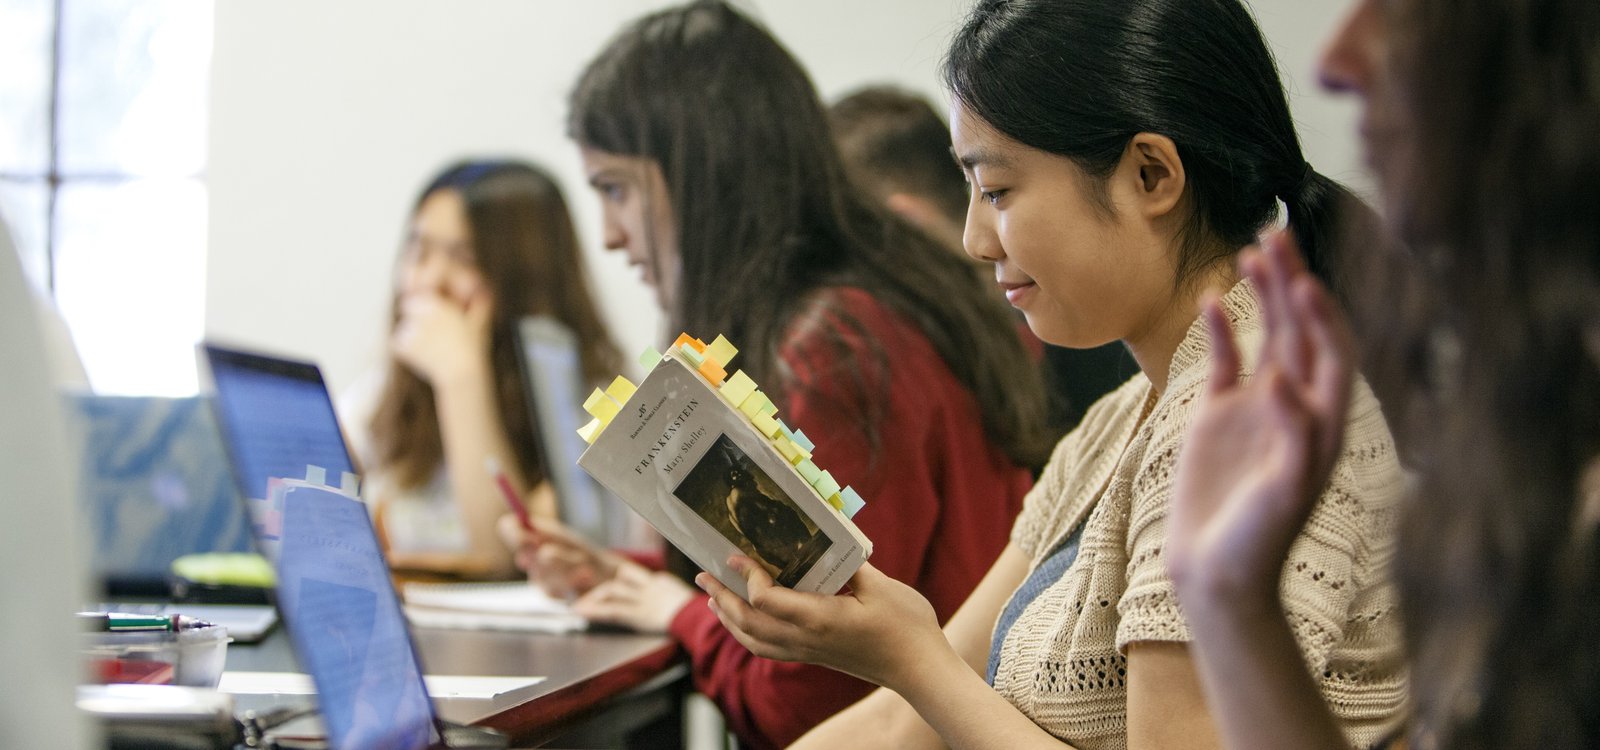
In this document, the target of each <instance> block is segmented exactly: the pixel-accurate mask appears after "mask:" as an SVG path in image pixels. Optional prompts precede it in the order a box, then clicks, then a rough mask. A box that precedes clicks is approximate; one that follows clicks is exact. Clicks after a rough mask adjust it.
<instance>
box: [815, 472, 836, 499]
mask: <svg viewBox="0 0 1600 750" xmlns="http://www.w3.org/2000/svg"><path fill="white" fill-rule="evenodd" d="M811 486H812V487H815V488H817V494H818V495H821V496H823V497H827V496H829V495H832V494H834V493H835V492H838V491H839V482H838V481H836V480H834V478H833V475H832V474H829V473H828V472H826V471H824V472H822V476H819V477H817V481H815V482H812V483H811Z"/></svg>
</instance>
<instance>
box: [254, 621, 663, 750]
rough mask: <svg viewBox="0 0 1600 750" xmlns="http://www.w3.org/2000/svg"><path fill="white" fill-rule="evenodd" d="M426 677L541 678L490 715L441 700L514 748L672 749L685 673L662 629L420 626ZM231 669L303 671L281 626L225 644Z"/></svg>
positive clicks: (442, 706)
mask: <svg viewBox="0 0 1600 750" xmlns="http://www.w3.org/2000/svg"><path fill="white" fill-rule="evenodd" d="M412 632H413V635H414V637H415V638H416V643H417V648H418V650H419V651H420V652H421V657H422V663H423V667H424V669H425V670H426V671H427V672H428V674H440V675H487V676H541V677H544V678H545V679H544V681H543V682H541V683H540V684H539V685H538V686H536V688H535V690H534V691H533V692H532V693H531V694H530V695H529V696H528V697H527V699H526V700H524V701H523V702H522V703H519V704H517V705H515V706H511V707H509V708H503V709H500V710H498V711H497V712H495V713H491V714H489V715H483V711H484V709H483V707H482V706H483V704H482V703H481V702H468V703H461V704H458V703H454V702H452V701H449V700H444V701H438V702H436V705H438V707H439V714H440V716H441V717H443V718H445V719H448V720H450V721H456V722H460V723H468V724H478V725H481V726H486V727H490V728H493V729H496V730H499V731H501V732H504V733H505V734H507V735H509V736H510V737H511V738H512V744H513V746H514V747H544V746H552V747H564V748H571V747H627V748H649V749H654V748H675V747H680V746H681V745H682V737H683V727H682V715H681V708H682V705H683V697H684V695H685V694H686V693H687V691H688V689H689V678H688V670H687V668H686V667H685V666H684V665H683V664H682V663H681V660H680V658H679V656H678V653H677V650H676V648H675V647H674V645H673V643H672V641H671V640H669V639H667V638H665V637H663V636H659V635H639V634H630V633H604V632H591V633H577V634H565V635H552V634H537V633H499V632H484V631H467V630H442V629H424V628H416V629H413V631H412ZM227 669H229V670H232V671H248V672H285V671H298V670H297V669H296V667H295V661H294V653H293V650H292V648H291V646H290V642H289V638H288V636H287V635H286V634H285V633H284V632H283V630H282V629H281V628H279V629H278V630H276V631H274V632H273V633H272V634H271V635H269V636H268V637H267V638H266V640H264V641H262V642H261V643H258V644H248V645H242V644H233V645H231V646H230V647H229V648H228V663H227Z"/></svg>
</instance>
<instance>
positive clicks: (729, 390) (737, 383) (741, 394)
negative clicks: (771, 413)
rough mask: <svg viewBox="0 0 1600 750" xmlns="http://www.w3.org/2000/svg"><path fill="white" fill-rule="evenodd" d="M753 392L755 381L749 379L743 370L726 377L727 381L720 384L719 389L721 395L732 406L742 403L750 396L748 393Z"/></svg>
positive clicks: (754, 390)
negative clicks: (720, 387) (720, 388)
mask: <svg viewBox="0 0 1600 750" xmlns="http://www.w3.org/2000/svg"><path fill="white" fill-rule="evenodd" d="M755 392H756V381H754V380H751V379H750V376H749V375H746V374H744V370H740V371H738V372H736V373H734V374H733V376H732V377H730V378H728V382H726V383H723V384H722V391H721V393H722V397H723V398H725V399H727V400H728V403H730V404H733V405H734V406H738V405H739V404H742V403H744V400H745V399H747V398H750V394H752V393H755Z"/></svg>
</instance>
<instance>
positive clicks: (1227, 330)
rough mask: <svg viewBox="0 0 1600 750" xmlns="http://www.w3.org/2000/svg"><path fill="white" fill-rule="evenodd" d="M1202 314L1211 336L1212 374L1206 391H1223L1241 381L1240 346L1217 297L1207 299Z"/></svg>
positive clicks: (1208, 379)
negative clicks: (1235, 341)
mask: <svg viewBox="0 0 1600 750" xmlns="http://www.w3.org/2000/svg"><path fill="white" fill-rule="evenodd" d="M1200 315H1201V316H1202V317H1204V318H1205V320H1206V331H1207V332H1208V333H1209V334H1210V336H1211V374H1210V376H1209V377H1208V378H1207V379H1206V392H1207V393H1208V394H1216V393H1222V392H1224V391H1227V390H1228V389H1230V388H1233V387H1234V386H1236V385H1238V383H1239V346H1238V344H1235V343H1234V341H1233V327H1232V326H1230V325H1229V324H1228V316H1227V315H1226V314H1224V313H1223V312H1222V304H1221V303H1220V302H1218V301H1217V299H1216V298H1215V297H1213V298H1210V299H1207V300H1206V301H1205V303H1204V304H1203V306H1202V307H1201V308H1200Z"/></svg>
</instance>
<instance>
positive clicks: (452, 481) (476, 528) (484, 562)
mask: <svg viewBox="0 0 1600 750" xmlns="http://www.w3.org/2000/svg"><path fill="white" fill-rule="evenodd" d="M528 315H546V316H550V317H552V318H555V319H556V320H558V321H560V322H561V323H563V324H565V325H566V326H567V327H568V328H570V329H571V330H572V331H573V332H574V333H575V334H576V335H577V337H578V340H579V342H580V347H581V351H580V358H581V359H582V365H583V372H584V374H585V375H586V376H587V377H588V379H590V380H592V381H595V382H599V381H600V380H601V379H602V378H605V377H608V376H612V375H615V374H616V372H617V368H618V367H619V362H620V358H619V356H618V354H617V350H616V347H615V345H614V344H613V343H612V339H611V335H610V334H609V333H608V332H607V330H606V328H605V325H604V324H603V323H602V322H601V319H600V315H599V313H598V312H597V311H596V308H595V305H594V302H593V300H592V299H591V297H590V293H589V285H588V280H587V278H586V275H585V273H584V263H583V258H582V254H581V251H580V248H579V246H578V241H577V235H576V233H575V232H574V230H573V226H572V220H571V218H570V216H569V214H568V211H567V204H566V200H565V198H563V196H562V194H561V191H560V190H559V189H558V188H557V186H556V183H555V181H554V180H552V179H551V177H550V176H549V175H548V174H546V173H545V172H544V171H542V170H540V169H538V168H536V167H534V166H531V165H529V164H525V163H521V162H516V161H467V162H462V163H459V164H455V165H452V166H450V167H449V168H447V169H445V170H444V171H443V172H441V173H440V174H439V175H438V176H436V177H434V178H433V180H432V181H430V182H429V183H428V185H427V187H425V188H424V189H423V190H422V193H421V195H419V196H418V198H417V201H416V203H415V205H414V207H413V209H412V212H411V217H410V219H409V220H408V223H407V228H406V235H405V243H404V245H403V246H402V248H401V252H400V258H399V261H398V262H397V264H396V268H395V289H394V303H393V313H392V316H391V321H392V322H391V326H390V332H389V342H388V344H389V345H388V352H389V359H388V364H387V366H386V367H385V368H384V371H383V372H382V373H381V374H375V376H373V377H369V378H368V379H367V380H366V381H364V382H363V383H360V384H358V385H357V387H356V388H354V389H353V390H352V391H350V392H347V393H345V394H344V395H343V397H342V398H341V399H340V402H341V407H342V408H341V411H343V412H344V415H343V416H344V417H345V418H344V420H343V421H344V424H346V425H348V429H349V430H351V432H352V433H353V434H352V435H351V438H352V442H353V443H354V445H355V448H356V451H357V454H358V456H359V460H360V461H361V464H362V466H363V468H364V470H365V471H366V473H367V478H368V481H369V482H370V484H369V488H370V494H369V497H371V498H373V499H374V501H375V502H376V503H377V504H378V507H379V514H380V515H379V517H380V519H381V520H382V528H383V530H384V533H385V535H386V536H387V540H388V543H389V554H390V560H391V562H392V563H393V564H394V565H395V567H397V568H408V569H421V570H430V571H438V572H445V573H455V574H459V575H464V576H471V577H479V576H489V577H498V576H505V575H509V574H511V573H512V572H513V571H514V568H513V567H512V561H511V555H510V554H509V553H508V551H507V550H506V547H505V545H504V544H503V543H502V542H501V540H500V538H499V537H498V535H497V534H496V532H495V526H494V525H495V520H496V519H497V518H499V517H500V515H502V514H503V513H505V508H506V506H505V500H504V499H503V495H502V494H501V492H500V491H499V490H498V489H497V488H496V486H495V484H494V479H493V477H491V475H490V473H489V471H488V469H487V468H486V463H487V460H488V459H489V458H490V457H493V458H494V459H495V461H496V462H497V463H498V465H499V467H500V470H501V471H502V472H504V474H505V475H506V477H507V478H508V479H509V480H510V482H511V484H512V486H513V487H515V488H517V489H518V490H519V491H521V492H522V493H524V494H525V495H526V497H527V499H528V504H529V510H530V512H531V513H532V514H533V515H534V516H536V517H539V518H551V519H553V518H555V517H556V503H555V497H554V494H553V493H552V492H551V490H550V489H549V485H548V483H547V482H546V481H545V480H546V470H545V467H544V466H543V465H542V459H541V456H540V451H539V438H538V433H537V431H536V430H535V428H534V426H533V424H532V422H531V417H530V414H529V410H528V395H527V393H526V392H525V388H524V385H523V379H522V370H521V364H520V363H519V362H518V347H517V335H518V333H517V325H518V322H519V321H520V320H521V319H522V318H523V317H524V316H528Z"/></svg>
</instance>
